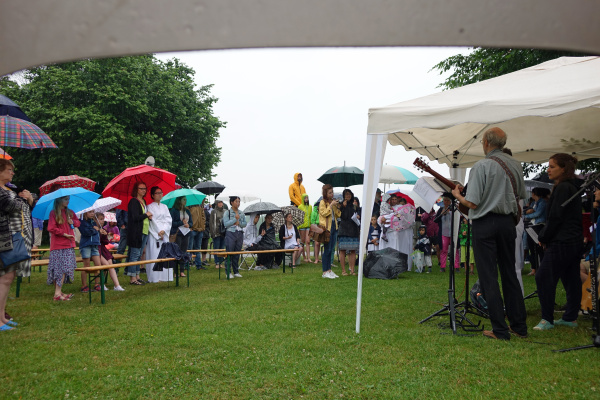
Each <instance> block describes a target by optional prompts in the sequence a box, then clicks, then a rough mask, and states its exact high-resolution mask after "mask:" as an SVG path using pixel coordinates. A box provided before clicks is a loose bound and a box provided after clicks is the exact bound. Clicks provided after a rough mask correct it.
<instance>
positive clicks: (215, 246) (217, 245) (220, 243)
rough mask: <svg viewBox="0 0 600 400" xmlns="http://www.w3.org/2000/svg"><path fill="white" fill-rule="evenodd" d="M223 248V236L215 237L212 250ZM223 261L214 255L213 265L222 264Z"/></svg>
mask: <svg viewBox="0 0 600 400" xmlns="http://www.w3.org/2000/svg"><path fill="white" fill-rule="evenodd" d="M224 248H225V236H217V237H214V238H213V249H224ZM224 260H225V259H224V258H223V257H219V256H218V255H216V254H215V264H223V261H224Z"/></svg>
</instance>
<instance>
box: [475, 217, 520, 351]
mask: <svg viewBox="0 0 600 400" xmlns="http://www.w3.org/2000/svg"><path fill="white" fill-rule="evenodd" d="M516 235H517V232H516V230H515V224H514V222H513V218H512V216H511V215H500V214H491V213H490V214H487V215H486V216H484V217H482V218H479V219H475V220H473V251H474V255H475V265H476V266H477V272H478V273H479V282H480V283H481V287H482V290H483V295H484V298H485V301H486V302H487V305H488V313H489V315H490V321H491V323H492V330H493V331H494V334H495V335H496V336H497V337H498V338H500V339H510V333H509V330H508V326H507V325H506V321H505V320H504V309H505V307H506V315H507V316H508V320H509V322H510V326H511V328H512V329H513V330H514V331H515V332H517V333H518V334H521V335H526V334H527V324H526V319H527V312H526V311H525V301H524V300H523V293H522V292H521V285H520V284H519V280H518V279H517V273H516V271H515V239H516ZM498 270H500V277H501V279H502V293H503V294H504V302H503V301H502V295H501V294H500V285H499V284H498Z"/></svg>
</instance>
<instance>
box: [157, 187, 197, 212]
mask: <svg viewBox="0 0 600 400" xmlns="http://www.w3.org/2000/svg"><path fill="white" fill-rule="evenodd" d="M182 196H183V197H185V198H186V199H187V203H186V206H188V207H189V206H196V205H198V204H202V202H203V201H204V199H205V198H206V195H205V194H204V193H202V192H199V191H197V190H196V189H177V190H173V191H172V192H169V193H168V194H167V195H166V196H165V197H163V199H162V201H161V203H163V204H165V205H166V206H167V207H169V208H173V205H174V204H175V200H176V199H177V198H178V197H182Z"/></svg>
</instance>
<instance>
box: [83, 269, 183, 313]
mask: <svg viewBox="0 0 600 400" xmlns="http://www.w3.org/2000/svg"><path fill="white" fill-rule="evenodd" d="M169 261H176V259H175V258H159V259H154V260H140V261H130V262H125V263H120V264H116V265H117V266H118V267H119V268H121V267H133V266H136V265H146V264H153V263H157V262H169ZM175 266H176V267H175V268H174V270H173V275H175V286H179V263H175ZM111 268H115V264H113V265H99V266H93V267H87V268H86V267H80V268H75V271H80V272H87V273H88V287H89V288H90V291H89V297H90V304H91V303H92V290H91V288H92V282H93V281H94V280H95V279H96V278H100V301H101V302H102V304H105V302H106V298H105V291H104V284H105V283H106V279H107V278H106V275H108V271H107V270H109V269H111ZM184 268H185V269H186V270H187V274H186V277H187V286H188V287H190V274H189V264H188V263H186V264H185V266H184Z"/></svg>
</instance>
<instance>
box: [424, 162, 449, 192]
mask: <svg viewBox="0 0 600 400" xmlns="http://www.w3.org/2000/svg"><path fill="white" fill-rule="evenodd" d="M424 170H425V171H427V172H428V173H429V174H431V175H432V176H433V177H434V178H436V179H437V180H439V181H440V182H442V183H443V184H444V185H446V186H448V187H449V188H450V190H454V188H455V187H456V184H455V183H454V182H452V181H451V180H449V179H446V178H444V177H443V176H442V175H440V174H438V173H437V172H435V171H434V170H432V169H431V168H429V167H427V168H426V169H425V168H424Z"/></svg>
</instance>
